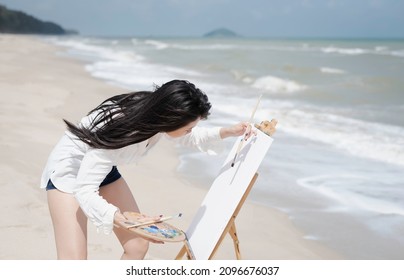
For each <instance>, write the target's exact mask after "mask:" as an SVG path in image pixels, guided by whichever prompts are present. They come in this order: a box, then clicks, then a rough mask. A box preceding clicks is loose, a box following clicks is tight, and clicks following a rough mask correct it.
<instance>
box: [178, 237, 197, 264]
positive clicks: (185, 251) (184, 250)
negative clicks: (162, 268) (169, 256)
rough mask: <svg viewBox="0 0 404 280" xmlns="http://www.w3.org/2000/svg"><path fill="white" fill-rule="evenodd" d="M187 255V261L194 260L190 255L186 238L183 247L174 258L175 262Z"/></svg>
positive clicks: (191, 254)
mask: <svg viewBox="0 0 404 280" xmlns="http://www.w3.org/2000/svg"><path fill="white" fill-rule="evenodd" d="M185 254H186V255H187V260H195V256H194V254H193V253H192V250H191V246H190V245H189V242H188V238H187V239H185V240H184V246H182V248H181V250H180V251H179V253H178V255H177V256H176V257H175V259H176V260H181V259H182V258H183V257H184V255H185Z"/></svg>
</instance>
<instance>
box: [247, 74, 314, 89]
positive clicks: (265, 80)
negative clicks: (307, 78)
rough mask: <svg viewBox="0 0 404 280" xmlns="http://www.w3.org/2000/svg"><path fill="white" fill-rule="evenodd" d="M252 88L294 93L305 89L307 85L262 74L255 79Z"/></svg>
mask: <svg viewBox="0 0 404 280" xmlns="http://www.w3.org/2000/svg"><path fill="white" fill-rule="evenodd" d="M251 86H252V87H253V88H256V89H260V90H265V91H268V92H271V93H294V92H298V91H302V90H305V89H306V88H307V86H305V85H301V84H299V83H297V82H295V81H292V80H288V79H281V78H278V77H274V76H264V77H261V78H258V79H256V80H255V81H254V82H253V83H252V85H251Z"/></svg>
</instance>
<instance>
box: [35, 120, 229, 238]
mask: <svg viewBox="0 0 404 280" xmlns="http://www.w3.org/2000/svg"><path fill="white" fill-rule="evenodd" d="M89 121H90V119H89V117H85V118H83V119H82V121H81V124H87V123H88V122H89ZM219 131H220V128H202V127H194V128H193V129H192V132H191V133H189V134H187V135H185V136H183V137H180V138H176V140H174V141H176V142H178V143H180V144H182V145H185V146H193V147H196V148H198V149H199V150H201V151H204V152H208V153H214V149H215V146H217V145H215V142H216V143H217V142H218V141H219V140H221V138H220V133H219ZM161 137H168V138H170V137H169V136H167V135H166V134H165V133H158V134H156V135H155V136H153V137H151V138H149V139H148V140H146V141H143V142H140V143H137V144H133V145H129V146H126V147H123V148H120V149H115V150H111V149H95V148H91V147H90V146H89V145H87V144H85V143H84V142H82V141H81V140H79V139H77V137H75V136H74V135H73V134H72V133H70V132H69V131H66V132H65V135H63V137H62V138H61V139H60V141H59V142H58V143H57V145H56V146H55V148H54V149H53V150H52V152H51V154H50V156H49V158H48V162H47V164H46V166H45V169H44V171H43V174H42V178H41V188H46V185H47V183H48V181H49V180H51V181H52V183H53V184H54V185H55V186H56V187H57V189H58V190H60V191H62V192H66V193H72V194H73V195H74V197H75V198H76V199H77V201H78V203H79V205H80V207H81V209H82V210H83V212H84V213H85V215H86V216H87V217H88V218H89V220H90V221H91V222H92V223H93V224H94V225H95V226H96V227H97V229H98V230H101V231H103V232H104V233H105V234H109V233H111V231H112V229H113V220H114V214H115V212H116V211H117V210H118V208H117V207H116V206H114V205H112V204H110V203H108V202H107V201H106V200H105V199H104V198H102V197H101V196H100V195H99V186H100V184H101V182H102V181H103V180H104V179H105V177H106V176H107V174H108V173H109V172H110V171H111V169H112V166H114V165H122V164H130V163H134V162H136V161H137V160H139V159H140V157H142V156H144V155H146V153H147V151H148V150H150V149H151V148H152V147H153V146H154V145H155V144H156V143H157V142H158V141H159V140H160V139H161ZM171 139H173V138H171Z"/></svg>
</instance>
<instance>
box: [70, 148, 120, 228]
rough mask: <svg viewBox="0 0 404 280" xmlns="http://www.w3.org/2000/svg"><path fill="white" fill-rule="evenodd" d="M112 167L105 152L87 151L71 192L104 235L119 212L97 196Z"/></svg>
mask: <svg viewBox="0 0 404 280" xmlns="http://www.w3.org/2000/svg"><path fill="white" fill-rule="evenodd" d="M112 166H113V163H112V161H111V159H110V158H109V157H108V156H107V154H106V152H105V150H100V149H89V150H88V151H87V153H86V155H85V156H84V158H83V160H82V163H81V166H80V170H79V173H78V175H77V179H76V189H75V191H74V192H73V193H74V196H75V198H76V199H77V201H78V203H79V205H80V208H81V209H82V210H83V212H84V214H85V215H86V216H87V217H88V219H89V220H90V221H91V222H92V223H93V224H94V225H95V226H96V227H97V229H98V230H101V231H103V232H104V233H105V234H109V233H111V231H112V229H113V221H114V215H115V212H117V211H119V209H118V208H117V207H116V206H114V205H112V204H110V203H108V202H107V201H106V200H105V199H104V198H102V197H101V196H100V195H99V186H100V184H101V182H102V181H103V180H104V179H105V177H106V176H107V174H108V173H109V172H110V171H111V169H112Z"/></svg>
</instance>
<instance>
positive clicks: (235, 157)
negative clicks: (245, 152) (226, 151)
mask: <svg viewBox="0 0 404 280" xmlns="http://www.w3.org/2000/svg"><path fill="white" fill-rule="evenodd" d="M261 97H262V94H261V95H260V96H259V98H258V101H257V104H256V105H255V108H254V110H253V111H252V113H251V117H250V121H249V124H251V123H252V122H253V120H254V115H255V112H256V111H257V109H258V105H259V104H260V101H261ZM248 133H249V131H248V130H247V131H246V133H245V135H244V137H243V138H241V139H240V143H239V144H238V147H237V151H236V154H235V155H234V158H233V162H232V163H231V167H233V166H234V164H235V163H236V159H237V156H238V154H239V153H240V151H241V148H242V147H243V143H244V141H246V140H247V136H248V135H247V134H248ZM243 140H244V141H243Z"/></svg>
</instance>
